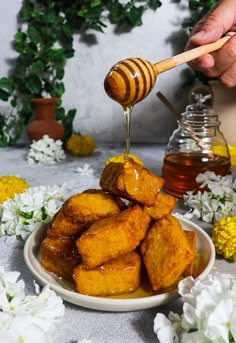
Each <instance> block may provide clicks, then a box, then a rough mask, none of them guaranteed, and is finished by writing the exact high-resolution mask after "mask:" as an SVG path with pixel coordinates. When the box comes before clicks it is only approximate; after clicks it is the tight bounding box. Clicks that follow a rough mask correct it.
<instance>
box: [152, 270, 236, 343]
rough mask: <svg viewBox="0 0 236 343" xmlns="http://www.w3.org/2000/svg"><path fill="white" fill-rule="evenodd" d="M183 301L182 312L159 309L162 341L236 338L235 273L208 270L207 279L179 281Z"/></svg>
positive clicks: (206, 342) (207, 342) (221, 342)
mask: <svg viewBox="0 0 236 343" xmlns="http://www.w3.org/2000/svg"><path fill="white" fill-rule="evenodd" d="M178 290H179V294H180V295H182V297H183V301H184V305H183V314H182V315H181V316H179V315H174V314H173V313H171V312H170V314H169V316H168V318H166V317H165V316H164V317H163V314H160V313H158V314H157V315H156V318H155V320H154V332H155V333H156V334H157V337H158V339H159V342H160V343H173V342H179V343H189V342H191V343H194V342H196V343H201V342H202V343H229V342H236V277H235V276H233V275H230V274H221V273H215V274H209V275H208V276H207V277H206V278H205V279H204V280H202V281H199V280H194V279H193V278H192V277H187V278H186V279H184V280H182V281H180V283H179V287H178Z"/></svg>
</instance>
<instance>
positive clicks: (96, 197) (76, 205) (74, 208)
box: [63, 192, 120, 223]
mask: <svg viewBox="0 0 236 343" xmlns="http://www.w3.org/2000/svg"><path fill="white" fill-rule="evenodd" d="M63 212H64V214H65V216H66V217H67V218H68V219H69V220H71V221H73V222H75V223H78V222H79V223H93V222H95V221H96V220H99V219H101V218H106V217H109V216H111V215H113V214H118V213H119V212H120V208H119V206H118V204H117V202H116V201H115V200H114V198H113V196H112V195H110V194H108V193H105V192H96V193H85V192H83V193H80V194H76V195H73V196H71V197H70V198H69V199H67V201H66V202H65V204H64V205H63Z"/></svg>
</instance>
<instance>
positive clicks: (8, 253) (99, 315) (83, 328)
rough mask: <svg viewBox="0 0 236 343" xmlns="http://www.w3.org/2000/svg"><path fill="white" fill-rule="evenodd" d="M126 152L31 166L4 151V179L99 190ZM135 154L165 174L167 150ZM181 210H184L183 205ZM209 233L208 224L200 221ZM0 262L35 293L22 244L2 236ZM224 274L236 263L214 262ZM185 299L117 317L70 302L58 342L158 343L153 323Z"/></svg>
mask: <svg viewBox="0 0 236 343" xmlns="http://www.w3.org/2000/svg"><path fill="white" fill-rule="evenodd" d="M122 152H123V147H122V146H99V147H98V148H97V149H96V152H95V154H94V156H92V157H89V158H77V159H76V158H71V157H68V159H67V161H66V162H63V163H61V164H58V165H56V166H55V165H54V166H44V167H39V166H30V165H29V164H28V163H27V162H26V160H25V156H26V154H27V149H26V148H5V149H0V165H1V171H0V174H1V175H9V174H12V175H19V176H21V177H23V178H25V179H26V181H27V182H28V183H29V184H30V185H31V186H39V185H47V184H49V185H54V184H61V183H63V182H66V183H67V188H68V191H69V192H70V193H71V194H73V193H76V192H80V191H82V190H84V189H86V188H91V187H96V185H98V178H99V175H100V173H101V171H102V168H103V163H104V162H105V160H106V159H107V158H108V157H109V156H111V155H113V154H120V153H122ZM131 152H132V153H134V154H137V155H138V156H139V157H140V158H142V159H143V161H144V163H145V165H146V166H147V168H149V169H150V170H151V171H153V172H154V173H156V174H159V175H160V173H161V166H162V160H163V156H164V146H157V145H146V146H132V147H131ZM85 163H89V164H90V166H91V167H92V168H93V169H94V171H95V176H94V177H89V178H88V177H86V176H83V177H81V176H79V174H78V173H76V172H75V171H76V169H77V167H79V166H80V167H82V166H83V165H84V164H85ZM177 211H178V212H184V208H183V205H182V203H181V201H179V202H178V204H177ZM199 224H200V226H201V227H203V228H205V229H206V231H207V232H208V233H209V226H208V225H206V224H204V225H203V223H202V222H199ZM0 260H1V264H2V265H3V266H4V267H5V269H6V270H11V271H13V270H17V271H19V272H20V273H21V276H22V278H23V279H24V281H25V282H26V291H27V293H34V286H33V278H32V275H31V273H30V271H29V270H28V269H27V267H26V265H25V262H24V258H23V245H22V244H20V243H12V242H8V240H6V239H5V238H4V237H2V238H0ZM215 266H216V268H217V269H218V271H220V272H229V273H234V274H236V272H235V264H232V263H229V262H226V261H225V260H221V259H218V258H217V260H216V263H215ZM181 305H182V303H181V300H177V301H175V302H173V303H171V304H169V305H166V306H163V307H159V308H154V309H151V310H144V311H134V312H124V313H115V312H114V313H113V312H100V311H94V310H89V309H86V308H82V307H79V306H76V305H72V304H69V303H67V302H65V307H66V312H65V316H64V318H63V320H62V321H60V323H58V325H57V331H56V333H55V342H60V343H76V342H77V341H78V340H82V339H90V340H91V341H92V342H93V343H130V342H135V343H145V342H146V343H152V342H153V343H154V342H157V338H156V337H155V335H154V333H153V320H154V317H155V315H156V313H157V312H163V313H168V312H169V311H170V310H172V311H181Z"/></svg>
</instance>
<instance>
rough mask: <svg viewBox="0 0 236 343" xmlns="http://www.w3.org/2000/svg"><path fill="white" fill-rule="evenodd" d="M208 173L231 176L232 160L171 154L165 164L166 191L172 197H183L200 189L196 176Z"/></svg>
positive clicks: (201, 155) (202, 155) (220, 157)
mask: <svg viewBox="0 0 236 343" xmlns="http://www.w3.org/2000/svg"><path fill="white" fill-rule="evenodd" d="M206 171H212V172H215V174H216V175H222V176H223V175H227V174H230V160H229V159H228V158H226V157H223V156H219V155H214V156H213V158H208V157H207V156H205V155H204V154H202V153H197V152H196V153H193V152H191V153H185V152H178V153H170V154H168V155H166V156H165V158H164V162H163V168H162V177H163V179H164V180H165V185H164V189H165V191H166V192H167V193H169V194H171V195H174V196H176V197H182V196H183V194H184V193H186V192H187V191H193V190H194V189H198V187H199V184H198V183H197V182H196V176H197V175H198V174H199V173H204V172H206Z"/></svg>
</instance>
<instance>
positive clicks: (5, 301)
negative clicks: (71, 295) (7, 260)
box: [0, 268, 64, 343]
mask: <svg viewBox="0 0 236 343" xmlns="http://www.w3.org/2000/svg"><path fill="white" fill-rule="evenodd" d="M19 276H20V274H19V273H18V272H5V271H4V269H3V268H1V270H0V337H1V343H11V342H12V343H17V342H24V343H32V337H34V339H33V341H34V342H35V343H52V342H53V339H52V333H53V332H54V330H55V324H56V321H57V320H58V319H59V318H60V317H62V316H63V315H64V305H63V302H62V299H61V298H60V297H58V296H57V295H56V293H55V292H54V291H52V290H50V289H49V287H48V286H46V287H44V288H43V290H42V292H41V293H39V294H38V295H28V296H26V295H25V291H24V288H25V284H24V281H23V280H19V281H18V278H19Z"/></svg>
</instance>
